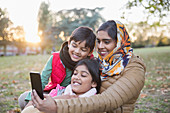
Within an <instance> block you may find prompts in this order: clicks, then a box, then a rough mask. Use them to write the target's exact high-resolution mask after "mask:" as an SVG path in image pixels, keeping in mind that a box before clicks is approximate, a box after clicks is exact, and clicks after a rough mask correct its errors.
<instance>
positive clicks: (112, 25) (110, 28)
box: [97, 20, 117, 42]
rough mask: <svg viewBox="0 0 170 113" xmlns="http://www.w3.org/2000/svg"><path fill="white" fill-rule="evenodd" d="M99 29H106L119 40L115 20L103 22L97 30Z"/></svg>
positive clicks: (112, 36) (114, 38)
mask: <svg viewBox="0 0 170 113" xmlns="http://www.w3.org/2000/svg"><path fill="white" fill-rule="evenodd" d="M99 31H106V32H107V33H108V35H109V36H110V37H111V38H112V39H113V40H115V41H116V42H117V26H116V22H115V21H114V20H109V21H107V22H105V23H103V24H102V25H101V26H100V27H99V28H98V30H97V32H99Z"/></svg>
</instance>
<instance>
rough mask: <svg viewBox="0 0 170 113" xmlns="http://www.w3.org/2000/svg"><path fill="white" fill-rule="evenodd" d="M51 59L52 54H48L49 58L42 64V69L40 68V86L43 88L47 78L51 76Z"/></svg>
mask: <svg viewBox="0 0 170 113" xmlns="http://www.w3.org/2000/svg"><path fill="white" fill-rule="evenodd" d="M52 59H53V55H51V56H50V58H49V59H48V61H47V63H46V64H45V66H44V69H43V70H42V73H41V82H42V88H43V89H44V88H45V85H47V84H48V81H49V78H50V76H51V72H52Z"/></svg>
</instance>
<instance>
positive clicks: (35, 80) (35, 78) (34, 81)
mask: <svg viewBox="0 0 170 113" xmlns="http://www.w3.org/2000/svg"><path fill="white" fill-rule="evenodd" d="M30 79H31V86H32V90H33V89H35V90H36V92H37V94H38V95H39V97H40V98H41V99H42V100H43V99H44V96H43V89H42V84H41V76H40V73H39V72H30Z"/></svg>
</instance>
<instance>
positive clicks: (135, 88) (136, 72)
mask: <svg viewBox="0 0 170 113" xmlns="http://www.w3.org/2000/svg"><path fill="white" fill-rule="evenodd" d="M121 75H122V76H121V77H120V78H119V79H118V80H116V81H115V82H114V84H111V85H110V86H109V87H108V88H107V89H106V90H105V91H103V92H102V93H101V94H97V95H94V96H91V97H85V98H75V99H67V100H56V103H57V106H58V113H86V112H105V111H113V110H114V109H116V108H118V107H120V106H121V105H123V104H126V103H127V102H128V101H130V100H131V99H132V98H135V97H138V95H139V94H140V91H141V89H142V88H143V86H144V80H145V65H144V64H143V61H142V60H140V59H139V58H137V57H135V58H133V59H132V60H131V61H130V62H129V64H128V65H127V66H126V68H125V70H124V71H123V73H122V74H121ZM106 85H109V84H106Z"/></svg>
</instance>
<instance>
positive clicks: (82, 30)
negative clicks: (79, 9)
mask: <svg viewBox="0 0 170 113" xmlns="http://www.w3.org/2000/svg"><path fill="white" fill-rule="evenodd" d="M72 40H74V41H75V42H77V41H80V42H83V41H84V40H85V41H86V45H85V47H89V48H90V52H92V51H93V49H94V46H95V40H96V35H95V34H94V32H93V30H92V29H91V28H89V27H86V26H81V27H78V28H76V29H75V30H74V31H73V32H72V34H71V36H70V39H69V42H71V41H72Z"/></svg>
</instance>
